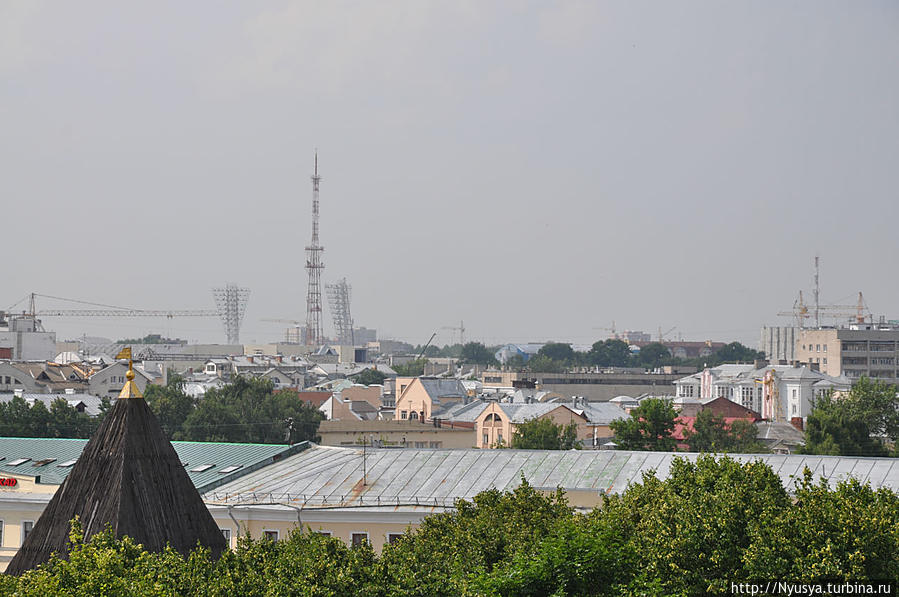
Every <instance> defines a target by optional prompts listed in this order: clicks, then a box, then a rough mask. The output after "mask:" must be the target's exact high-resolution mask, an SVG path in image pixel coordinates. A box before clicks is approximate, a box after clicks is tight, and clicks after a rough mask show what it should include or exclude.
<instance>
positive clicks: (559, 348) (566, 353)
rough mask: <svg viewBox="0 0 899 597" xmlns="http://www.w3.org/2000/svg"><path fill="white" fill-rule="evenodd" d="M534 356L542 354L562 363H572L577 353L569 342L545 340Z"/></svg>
mask: <svg viewBox="0 0 899 597" xmlns="http://www.w3.org/2000/svg"><path fill="white" fill-rule="evenodd" d="M536 356H544V357H546V358H548V359H552V360H553V361H556V362H558V363H561V364H563V365H572V364H574V363H575V362H576V360H577V353H576V352H575V350H574V349H573V348H571V344H565V343H561V342H547V343H546V344H544V345H543V346H541V347H540V350H539V351H537V355H536Z"/></svg>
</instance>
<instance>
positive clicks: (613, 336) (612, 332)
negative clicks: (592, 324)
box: [593, 319, 619, 340]
mask: <svg viewBox="0 0 899 597" xmlns="http://www.w3.org/2000/svg"><path fill="white" fill-rule="evenodd" d="M593 329H594V330H603V331H606V332H609V334H610V335H609V338H611V339H613V340H619V338H618V330H616V329H615V320H614V319H613V320H612V327H610V328H593Z"/></svg>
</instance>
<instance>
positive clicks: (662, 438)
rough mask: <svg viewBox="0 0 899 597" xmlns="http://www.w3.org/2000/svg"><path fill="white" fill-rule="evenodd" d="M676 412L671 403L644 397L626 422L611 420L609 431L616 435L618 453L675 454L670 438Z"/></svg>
mask: <svg viewBox="0 0 899 597" xmlns="http://www.w3.org/2000/svg"><path fill="white" fill-rule="evenodd" d="M676 418H677V412H676V411H675V410H674V406H672V404H671V401H670V400H664V399H662V398H647V399H646V400H643V401H642V402H640V406H638V407H637V408H635V409H634V410H632V411H631V417H630V418H629V419H617V420H615V421H612V423H611V424H610V425H609V428H610V429H611V430H612V431H613V432H614V433H615V443H616V444H618V449H619V450H656V451H662V452H671V451H674V449H675V447H676V442H675V441H674V439H673V438H672V437H671V434H672V433H673V432H674V420H675V419H676Z"/></svg>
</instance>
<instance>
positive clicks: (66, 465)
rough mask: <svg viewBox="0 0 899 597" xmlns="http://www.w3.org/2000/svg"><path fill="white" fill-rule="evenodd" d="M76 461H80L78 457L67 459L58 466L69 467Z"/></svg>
mask: <svg viewBox="0 0 899 597" xmlns="http://www.w3.org/2000/svg"><path fill="white" fill-rule="evenodd" d="M76 462H78V459H75V460H66V461H65V462H60V463H59V464H57V465H56V466H58V467H59V468H69V467H70V466H72V465H74V464H75V463H76Z"/></svg>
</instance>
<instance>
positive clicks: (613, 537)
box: [0, 455, 899, 597]
mask: <svg viewBox="0 0 899 597" xmlns="http://www.w3.org/2000/svg"><path fill="white" fill-rule="evenodd" d="M71 542H72V550H71V552H70V557H69V559H68V560H62V559H58V558H54V559H52V560H51V561H50V562H48V563H47V564H45V565H44V566H42V567H40V568H38V569H36V570H32V571H29V572H27V573H25V574H23V575H22V576H20V577H9V576H6V575H0V595H17V596H24V597H46V596H48V595H62V596H64V597H66V596H73V597H74V596H78V597H80V596H85V597H86V596H89V595H90V596H94V595H97V596H113V595H115V596H125V597H130V596H138V595H140V596H144V595H147V596H151V597H155V596H166V597H169V596H171V597H174V596H176V595H179V596H180V595H184V596H196V597H200V596H204V597H205V596H211V597H225V596H231V595H241V596H247V597H262V596H274V595H310V596H333V595H362V596H370V597H393V596H406V595H411V596H422V597H424V596H432V595H433V596H437V597H440V596H450V595H491V596H498V595H504V596H516V597H517V596H537V595H556V596H563V595H600V596H625V595H707V594H719V595H724V594H730V583H731V582H732V581H735V580H737V581H739V580H747V579H769V578H770V579H776V578H784V579H790V580H791V581H800V582H813V581H818V582H821V581H833V580H836V581H839V580H847V579H852V580H872V579H895V578H899V558H897V557H896V554H897V553H899V497H897V495H896V494H895V493H893V492H891V491H889V490H887V489H880V490H876V491H875V490H872V489H871V488H870V487H869V486H867V485H862V484H860V483H859V482H858V481H855V480H851V481H848V482H843V483H840V484H839V485H837V486H836V488H835V489H831V488H830V487H829V486H828V485H827V484H826V483H824V482H818V483H815V482H813V479H812V476H811V473H809V472H808V471H806V472H805V474H804V478H803V479H801V480H799V481H798V482H797V489H796V495H795V500H794V499H791V497H790V496H789V495H788V494H787V492H786V491H785V490H784V488H783V487H782V485H781V482H780V478H779V477H778V476H777V475H776V474H775V473H774V472H773V471H772V469H771V468H770V467H769V466H767V465H766V464H764V463H762V462H759V461H753V462H745V463H740V462H737V461H734V460H732V459H730V458H727V457H722V458H714V457H712V456H707V455H700V456H699V457H698V458H697V459H696V460H695V461H690V460H685V459H680V458H676V459H674V460H673V461H672V463H671V469H670V473H669V476H668V477H667V478H666V479H665V480H660V479H658V478H657V477H656V475H655V473H652V472H650V473H647V474H645V475H644V476H643V478H642V480H639V481H638V482H635V483H634V484H632V485H631V486H630V487H629V488H628V489H627V490H626V491H625V492H624V493H623V494H621V495H610V496H608V497H607V498H606V501H605V503H604V504H603V507H601V508H597V509H595V510H593V511H592V512H590V513H588V514H580V513H578V512H576V511H575V510H574V509H572V508H571V507H570V506H569V505H568V503H567V501H566V499H565V496H564V493H563V492H562V491H561V490H558V491H556V492H553V493H548V494H547V492H545V491H540V490H537V489H535V488H534V487H532V486H531V485H530V484H528V483H527V481H526V480H524V478H522V482H521V484H520V485H519V486H518V487H517V488H516V489H514V490H513V491H511V492H500V491H498V490H495V489H493V490H489V491H485V492H483V493H480V494H478V495H477V496H476V497H475V498H474V499H473V500H472V501H470V502H469V501H464V500H460V501H458V502H457V503H456V508H455V511H451V512H445V513H439V514H433V515H431V516H428V517H427V518H425V519H424V520H423V522H422V524H421V526H420V527H419V528H418V529H417V530H410V531H408V532H407V533H406V534H405V535H404V536H403V537H402V538H401V539H400V541H398V542H397V543H395V544H392V545H386V546H385V547H384V550H383V552H382V553H381V554H380V555H378V554H376V553H375V552H374V551H373V550H372V548H371V547H370V546H369V545H368V544H367V543H364V544H363V545H361V546H360V547H355V548H350V547H347V546H346V545H345V544H344V543H343V542H341V541H340V540H339V539H335V538H331V537H324V536H321V535H318V534H316V533H312V532H300V531H296V532H293V533H290V534H289V536H288V537H287V538H286V539H285V540H283V541H279V542H272V541H269V540H258V541H254V540H250V539H248V538H246V537H243V538H241V539H240V540H239V541H238V546H237V549H236V550H234V551H230V552H226V553H225V554H224V555H223V556H222V557H221V558H220V559H219V560H218V561H212V560H210V558H209V557H208V553H207V552H205V551H203V550H202V549H198V550H197V551H195V552H193V553H192V554H191V555H189V556H188V557H183V556H181V555H180V554H178V553H177V552H174V551H172V550H170V549H169V550H165V551H163V552H162V553H148V552H145V551H144V550H143V548H142V547H141V546H139V545H136V544H135V543H134V542H133V541H132V540H131V539H128V538H123V539H120V540H119V539H115V538H114V536H113V533H112V531H111V530H107V531H105V532H104V533H100V534H98V535H96V536H95V537H93V538H92V540H91V541H90V542H89V543H84V542H83V541H82V538H81V530H80V525H79V524H78V522H77V520H76V521H75V524H74V526H73V532H72V535H71Z"/></svg>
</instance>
